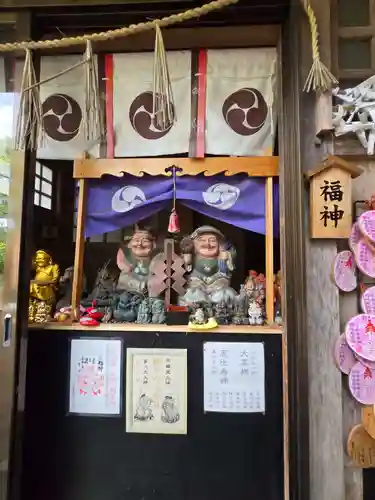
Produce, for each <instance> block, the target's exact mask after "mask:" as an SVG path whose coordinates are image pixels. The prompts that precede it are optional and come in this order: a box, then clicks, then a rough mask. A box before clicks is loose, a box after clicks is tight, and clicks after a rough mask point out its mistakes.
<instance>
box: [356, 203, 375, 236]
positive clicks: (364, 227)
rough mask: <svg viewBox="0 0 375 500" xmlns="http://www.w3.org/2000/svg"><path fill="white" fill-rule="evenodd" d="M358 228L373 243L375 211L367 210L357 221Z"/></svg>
mask: <svg viewBox="0 0 375 500" xmlns="http://www.w3.org/2000/svg"><path fill="white" fill-rule="evenodd" d="M358 228H359V230H360V231H361V233H362V234H363V235H364V236H365V237H366V238H368V239H369V240H370V241H371V242H372V243H375V210H367V211H366V212H363V214H361V215H360V217H359V219H358Z"/></svg>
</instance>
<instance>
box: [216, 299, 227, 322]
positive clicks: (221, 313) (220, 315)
mask: <svg viewBox="0 0 375 500" xmlns="http://www.w3.org/2000/svg"><path fill="white" fill-rule="evenodd" d="M215 319H216V321H217V322H218V324H219V325H228V324H229V322H230V314H229V310H228V305H227V303H226V302H225V301H224V300H221V301H220V302H218V303H217V304H215Z"/></svg>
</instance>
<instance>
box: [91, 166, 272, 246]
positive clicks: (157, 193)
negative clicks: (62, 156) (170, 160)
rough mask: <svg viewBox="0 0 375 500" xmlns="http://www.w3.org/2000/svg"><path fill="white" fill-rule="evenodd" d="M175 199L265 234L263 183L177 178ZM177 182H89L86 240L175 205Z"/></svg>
mask: <svg viewBox="0 0 375 500" xmlns="http://www.w3.org/2000/svg"><path fill="white" fill-rule="evenodd" d="M176 198H177V200H179V201H180V202H181V203H182V204H184V205H186V206H187V207H189V208H191V209H192V210H196V211H197V212H200V213H202V214H204V215H207V216H209V217H212V218H214V219H217V220H220V221H223V222H227V223H228V224H232V225H233V226H237V227H240V228H242V229H247V230H248V231H253V232H255V233H260V234H265V205H266V204H265V180H264V179H261V178H252V177H247V176H244V175H236V176H230V177H226V176H224V175H220V176H215V177H205V176H196V177H189V176H183V177H177V178H176ZM172 200H173V179H172V178H171V177H164V176H155V177H152V176H145V177H133V176H131V175H125V176H124V177H122V178H117V177H110V176H107V177H105V178H103V179H100V180H96V179H95V180H90V181H89V195H88V207H87V219H86V236H93V235H97V234H102V233H108V232H110V231H115V230H116V229H121V228H123V227H126V226H130V225H132V224H135V223H136V222H138V221H140V220H142V219H145V218H147V217H150V216H151V215H153V214H155V213H156V212H158V211H159V210H162V209H163V208H166V209H169V208H171V207H172ZM278 206H279V197H278V185H277V184H275V189H274V220H275V228H274V231H275V236H277V235H278V225H279V224H278V221H279V213H278Z"/></svg>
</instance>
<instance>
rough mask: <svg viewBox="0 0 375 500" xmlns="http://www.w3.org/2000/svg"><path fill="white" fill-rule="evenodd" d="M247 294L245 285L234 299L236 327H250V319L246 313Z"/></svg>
mask: <svg viewBox="0 0 375 500" xmlns="http://www.w3.org/2000/svg"><path fill="white" fill-rule="evenodd" d="M246 304H247V300H246V294H245V292H244V285H241V291H240V293H239V295H237V297H235V298H234V308H233V313H234V314H233V318H232V322H233V324H234V325H248V324H249V319H248V317H247V312H246Z"/></svg>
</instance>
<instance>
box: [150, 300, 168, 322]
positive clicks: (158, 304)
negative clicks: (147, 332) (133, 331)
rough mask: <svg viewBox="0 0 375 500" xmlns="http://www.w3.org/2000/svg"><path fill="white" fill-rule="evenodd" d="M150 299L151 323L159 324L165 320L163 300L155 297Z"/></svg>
mask: <svg viewBox="0 0 375 500" xmlns="http://www.w3.org/2000/svg"><path fill="white" fill-rule="evenodd" d="M150 300H151V303H152V305H151V311H152V319H151V323H153V324H154V325H161V324H163V323H165V322H166V320H167V314H166V311H165V305H164V300H163V299H159V298H155V299H150Z"/></svg>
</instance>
